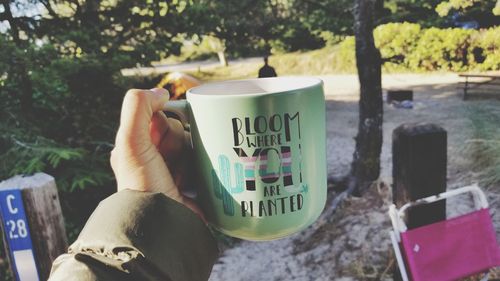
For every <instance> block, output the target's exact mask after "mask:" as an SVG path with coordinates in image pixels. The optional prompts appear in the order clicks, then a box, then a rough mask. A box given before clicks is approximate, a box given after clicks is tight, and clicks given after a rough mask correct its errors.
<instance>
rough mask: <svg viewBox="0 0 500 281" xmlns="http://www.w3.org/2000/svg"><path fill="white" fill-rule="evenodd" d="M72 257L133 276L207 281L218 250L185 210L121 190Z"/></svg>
mask: <svg viewBox="0 0 500 281" xmlns="http://www.w3.org/2000/svg"><path fill="white" fill-rule="evenodd" d="M69 253H70V254H74V255H75V258H76V259H78V260H80V259H81V260H82V261H83V260H84V259H86V258H91V259H93V260H97V261H99V262H101V263H105V264H106V265H107V266H111V267H114V268H116V269H118V270H121V271H126V272H129V273H132V274H134V273H138V271H146V272H149V273H150V274H153V275H161V276H168V278H169V279H171V280H207V279H208V277H209V276H210V272H211V269H212V266H213V264H214V263H215V260H216V258H217V254H218V250H217V243H216V241H215V240H214V238H213V236H212V235H211V233H210V230H209V229H208V227H207V226H206V225H205V223H204V222H203V221H202V220H201V219H200V218H199V217H198V215H196V214H195V213H194V212H193V211H191V210H190V209H188V208H187V207H185V206H183V205H182V204H180V203H178V202H177V201H174V200H173V199H170V198H168V197H167V196H165V195H163V194H161V193H149V192H140V191H133V190H123V191H120V192H117V193H115V194H113V195H111V196H110V197H108V198H106V199H105V200H103V201H102V202H101V203H100V204H99V206H98V207H97V208H96V210H95V211H94V213H93V214H92V215H91V217H90V219H89V220H88V221H87V224H86V225H85V227H84V229H83V230H82V232H81V233H80V235H79V237H78V239H77V241H76V242H75V243H73V244H72V245H71V246H70V248H69ZM139 274H140V273H139Z"/></svg>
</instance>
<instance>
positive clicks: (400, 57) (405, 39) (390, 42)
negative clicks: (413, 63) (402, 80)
mask: <svg viewBox="0 0 500 281" xmlns="http://www.w3.org/2000/svg"><path fill="white" fill-rule="evenodd" d="M420 33H421V28H420V25H418V24H415V23H407V22H404V23H388V24H384V25H380V26H378V27H376V28H375V30H374V31H373V36H374V39H375V45H376V46H377V48H379V50H380V54H381V55H382V57H383V58H385V59H387V60H388V61H387V62H386V64H385V66H386V67H388V68H389V69H404V68H408V67H409V62H408V57H409V55H410V54H412V53H413V52H415V49H416V48H417V42H418V39H419V37H420Z"/></svg>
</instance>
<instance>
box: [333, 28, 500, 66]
mask: <svg viewBox="0 0 500 281" xmlns="http://www.w3.org/2000/svg"><path fill="white" fill-rule="evenodd" d="M374 38H375V44H376V46H377V47H378V48H379V50H380V52H381V54H382V58H383V59H384V62H385V63H384V68H385V70H388V71H443V70H444V71H456V72H462V71H475V70H482V71H484V70H498V69H500V27H492V28H489V29H483V30H468V29H459V28H447V29H439V28H435V27H432V28H425V29H424V28H422V27H421V26H420V25H418V24H413V23H389V24H384V25H380V26H378V27H377V28H375V30H374ZM337 51H338V56H337V58H339V59H340V61H338V60H337V61H335V63H337V64H339V65H352V64H353V63H355V62H354V38H353V37H347V38H346V39H345V40H344V41H342V42H341V43H340V44H339V48H338V50H337Z"/></svg>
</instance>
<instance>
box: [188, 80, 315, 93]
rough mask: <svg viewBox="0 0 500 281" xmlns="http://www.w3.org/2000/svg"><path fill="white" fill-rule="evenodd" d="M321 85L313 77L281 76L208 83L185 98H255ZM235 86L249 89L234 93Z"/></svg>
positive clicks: (193, 90)
mask: <svg viewBox="0 0 500 281" xmlns="http://www.w3.org/2000/svg"><path fill="white" fill-rule="evenodd" d="M238 84H239V85H238ZM321 85H323V80H321V79H320V78H318V77H314V76H282V77H269V78H252V79H237V80H224V81H215V82H209V83H206V84H203V85H200V86H196V87H193V88H191V89H189V90H188V91H187V93H186V97H200V98H201V97H209V98H229V97H255V96H264V95H271V94H279V93H287V92H293V91H298V90H307V89H310V88H313V87H317V86H321ZM235 86H236V87H247V86H248V87H249V88H247V89H245V90H246V92H245V91H243V92H241V88H240V89H239V90H240V92H235V90H234V89H235V88H234V87H235ZM251 87H253V88H251ZM231 89H232V90H231ZM201 91H203V92H201ZM224 91H225V92H224Z"/></svg>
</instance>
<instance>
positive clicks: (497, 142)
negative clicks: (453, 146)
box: [465, 100, 500, 186]
mask: <svg viewBox="0 0 500 281" xmlns="http://www.w3.org/2000/svg"><path fill="white" fill-rule="evenodd" d="M467 111H468V114H469V118H470V119H471V121H472V124H473V129H474V136H473V138H472V139H469V140H467V141H466V143H465V147H466V151H467V152H468V153H469V154H470V156H471V160H472V163H473V164H472V168H473V170H474V171H475V172H477V173H478V175H479V178H480V181H481V184H483V185H485V186H498V185H500V125H499V124H500V101H498V100H488V101H479V102H477V103H474V104H471V105H470V106H469V107H468V108H467Z"/></svg>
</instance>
